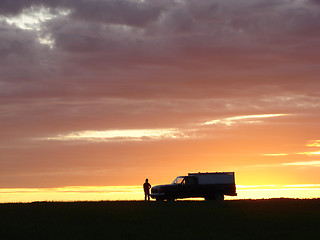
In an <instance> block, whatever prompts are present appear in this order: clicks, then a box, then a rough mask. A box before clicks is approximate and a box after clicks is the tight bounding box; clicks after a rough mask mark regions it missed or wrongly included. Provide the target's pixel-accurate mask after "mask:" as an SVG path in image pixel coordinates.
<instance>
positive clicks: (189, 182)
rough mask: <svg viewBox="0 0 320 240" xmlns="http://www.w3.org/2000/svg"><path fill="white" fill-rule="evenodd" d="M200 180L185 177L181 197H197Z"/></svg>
mask: <svg viewBox="0 0 320 240" xmlns="http://www.w3.org/2000/svg"><path fill="white" fill-rule="evenodd" d="M197 188H198V179H197V178H196V177H189V176H188V177H185V178H184V180H183V182H182V184H181V195H183V197H195V196H197Z"/></svg>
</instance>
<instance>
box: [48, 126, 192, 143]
mask: <svg viewBox="0 0 320 240" xmlns="http://www.w3.org/2000/svg"><path fill="white" fill-rule="evenodd" d="M184 137H186V136H185V135H184V134H183V133H182V132H180V131H179V130H178V129H127V130H108V131H80V132H74V133H70V134H66V135H58V136H55V137H47V138H45V139H44V140H58V141H79V140H80V141H81V140H86V141H97V142H108V141H141V140H159V139H166V138H169V139H179V138H184Z"/></svg>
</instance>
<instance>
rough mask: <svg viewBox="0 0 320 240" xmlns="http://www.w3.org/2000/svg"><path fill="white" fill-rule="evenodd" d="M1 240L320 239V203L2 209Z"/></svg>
mask: <svg viewBox="0 0 320 240" xmlns="http://www.w3.org/2000/svg"><path fill="white" fill-rule="evenodd" d="M0 216H1V218H0V239H1V240H11V239H18V240H20V239H22V240H23V239H49V240H50V239H59V240H60V239H108V240H109V239H111V240H112V239H115V240H117V239H153V240H157V239H175V240H178V239H213V240H215V239H217V240H224V239H249V240H250V239H254V240H260V239H261V240H267V239H268V240H270V239H273V240H274V239H281V240H283V239H290V240H292V239H297V240H298V239H299V240H301V239H303V240H308V239H310V240H311V239H312V240H314V239H319V226H320V199H319V198H318V199H288V198H275V199H258V200H228V201H223V202H216V201H192V200H191V201H175V202H155V201H151V202H144V201H76V202H50V201H48V202H31V203H3V204H0Z"/></svg>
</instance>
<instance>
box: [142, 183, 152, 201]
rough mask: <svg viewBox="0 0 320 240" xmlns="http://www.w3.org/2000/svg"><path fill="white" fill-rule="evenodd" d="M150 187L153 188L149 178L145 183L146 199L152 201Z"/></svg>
mask: <svg viewBox="0 0 320 240" xmlns="http://www.w3.org/2000/svg"><path fill="white" fill-rule="evenodd" d="M150 188H151V185H150V183H149V180H148V178H147V179H146V182H145V183H144V184H143V190H144V200H145V201H147V200H148V201H150V192H149V190H150Z"/></svg>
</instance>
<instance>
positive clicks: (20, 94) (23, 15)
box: [0, 0, 320, 202]
mask: <svg viewBox="0 0 320 240" xmlns="http://www.w3.org/2000/svg"><path fill="white" fill-rule="evenodd" d="M319 122H320V1H318V0H201V1H199V0H28V1H15V0H1V1H0V129H1V135H0V202H3V201H34V200H57V199H58V200H68V199H72V200H82V199H89V200H90V199H94V200H95V199H104V200H108V199H131V198H132V199H139V194H140V192H139V188H140V186H141V185H142V184H143V182H144V180H145V178H149V180H150V183H151V184H152V185H156V184H163V183H170V182H172V180H173V179H174V178H175V177H176V176H178V175H185V174H187V173H188V172H199V171H204V172H215V171H232V172H235V175H236V184H237V186H238V193H239V196H241V197H244V198H249V197H256V196H258V195H259V194H260V196H262V197H265V198H267V197H288V196H289V197H301V198H308V197H320V124H319ZM241 189H242V190H241ZM259 189H263V191H264V195H261V191H262V190H261V191H259ZM251 190H252V191H255V192H257V194H258V195H254V196H253V195H250V191H251ZM241 191H247V192H243V194H241ZM252 191H251V193H252ZM286 191H287V192H288V191H291V193H292V194H293V195H290V194H291V193H290V194H289V195H288V194H287V195H286ZM49 192H50V194H49ZM101 192H103V193H104V194H105V195H101V194H100V193H101ZM65 193H68V194H69V195H68V197H65V196H64V195H63V194H65ZM81 193H83V194H84V195H81ZM96 193H98V194H100V195H99V196H97V197H96V198H95V197H94V194H96ZM117 193H121V194H117ZM70 194H71V195H72V197H70ZM86 194H87V195H86ZM88 194H89V195H88ZM110 194H111V195H112V194H115V195H112V196H111V195H110ZM130 194H131V195H130ZM268 194H269V195H268ZM40 195H41V196H40ZM57 196H58V197H57ZM128 196H129V197H128ZM130 196H131V197H130ZM140 197H141V199H142V198H143V196H142V188H141V196H140Z"/></svg>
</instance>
